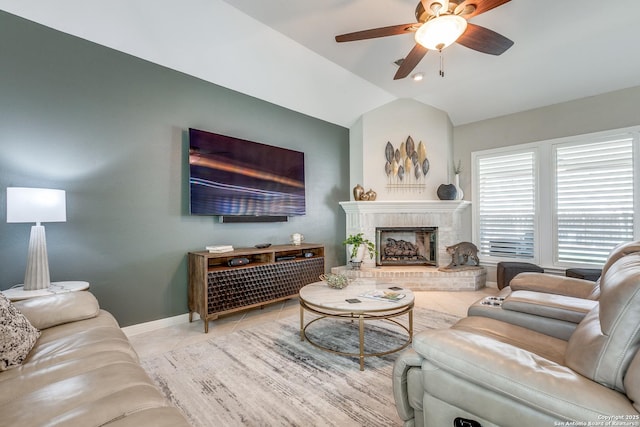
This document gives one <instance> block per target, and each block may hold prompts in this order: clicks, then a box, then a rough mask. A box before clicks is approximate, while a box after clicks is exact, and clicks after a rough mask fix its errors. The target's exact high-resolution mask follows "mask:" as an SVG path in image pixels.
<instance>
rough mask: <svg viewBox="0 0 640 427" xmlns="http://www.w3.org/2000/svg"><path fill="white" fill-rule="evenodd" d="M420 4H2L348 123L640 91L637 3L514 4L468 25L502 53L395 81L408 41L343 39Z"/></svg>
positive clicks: (467, 55) (460, 55) (409, 16)
mask: <svg viewBox="0 0 640 427" xmlns="http://www.w3.org/2000/svg"><path fill="white" fill-rule="evenodd" d="M417 3H418V0H269V1H265V0H181V1H180V2H177V1H175V0H94V1H91V2H86V1H85V0H57V1H55V2H51V1H50V0H21V1H20V2H16V1H15V0H0V9H2V10H5V11H7V12H10V13H13V14H16V15H19V16H22V17H25V18H27V19H30V20H33V21H36V22H39V23H42V24H44V25H47V26H50V27H52V28H56V29H58V30H60V31H63V32H67V33H69V34H73V35H76V36H79V37H82V38H85V39H87V40H91V41H93V42H96V43H100V44H103V45H105V46H108V47H111V48H114V49H118V50H121V51H123V52H126V53H129V54H132V55H135V56H138V57H141V58H143V59H146V60H149V61H152V62H155V63H158V64H161V65H164V66H166V67H169V68H173V69H176V70H179V71H181V72H184V73H187V74H190V75H193V76H196V77H199V78H201V79H203V80H207V81H210V82H212V83H216V84H219V85H222V86H225V87H228V88H231V89H233V90H237V91H239V92H242V93H246V94H248V95H252V96H255V97H257V98H260V99H264V100H266V101H269V102H272V103H274V104H278V105H281V106H284V107H286V108H290V109H293V110H296V111H300V112H302V113H305V114H308V115H310V116H313V117H317V118H320V119H323V120H326V121H329V122H332V123H336V124H339V125H342V126H346V127H349V126H351V125H352V124H353V123H354V122H355V121H356V120H357V119H358V117H360V116H361V115H362V114H363V113H365V112H367V111H370V110H372V109H374V108H377V107H379V106H381V105H383V104H386V103H388V102H390V101H392V100H394V99H397V98H413V99H415V100H417V101H420V102H423V103H425V104H428V105H431V106H434V107H436V108H439V109H442V110H444V111H446V112H447V113H448V114H449V117H450V118H451V121H452V122H453V124H454V125H460V124H465V123H469V122H474V121H478V120H483V119H487V118H492V117H497V116H501V115H505V114H510V113H514V112H518V111H525V110H529V109H532V108H537V107H542V106H546V105H551V104H556V103H560V102H564V101H569V100H573V99H578V98H583V97H587V96H592V95H597V94H600V93H605V92H610V91H614V90H618V89H623V88H627V87H632V86H639V85H640V55H639V54H638V46H640V32H639V31H638V24H637V22H636V21H637V20H638V16H640V2H639V1H637V0H617V1H603V0H582V1H581V2H573V1H572V2H570V1H566V0H564V1H562V0H512V1H510V2H509V3H506V4H504V5H502V6H500V7H498V8H496V9H493V10H491V11H489V12H486V13H485V14H482V15H480V16H477V17H475V18H473V19H472V20H471V22H473V23H475V24H478V25H482V26H484V27H487V28H490V29H492V30H494V31H496V32H498V33H500V34H502V35H504V36H506V37H508V38H510V39H511V40H513V41H514V42H515V44H514V46H513V47H512V48H511V49H509V50H508V51H507V52H505V53H504V54H503V55H501V56H492V55H486V54H482V53H479V52H476V51H473V50H470V49H467V48H465V47H463V46H460V45H455V44H454V45H453V46H451V47H449V48H447V49H445V50H444V51H443V53H444V66H445V67H444V71H445V77H444V78H441V77H439V76H438V70H439V60H440V59H439V55H438V53H437V52H429V53H428V54H427V56H426V57H425V58H424V59H423V60H422V61H421V62H420V64H418V66H417V67H416V69H415V71H416V72H418V71H421V72H424V73H425V79H424V80H423V81H422V82H414V81H413V80H411V79H409V78H407V79H404V80H396V81H394V80H393V75H394V73H395V71H396V70H397V67H396V65H394V64H393V61H395V60H397V59H399V58H402V57H404V56H405V55H406V54H407V53H408V52H409V50H410V49H411V48H412V47H413V45H414V41H413V36H412V35H410V34H407V35H400V36H393V37H386V38H379V39H372V40H364V41H357V42H349V43H340V44H339V43H336V42H335V40H334V37H335V35H337V34H343V33H348V32H352V31H357V30H363V29H369V28H375V27H381V26H388V25H394V24H404V23H410V22H414V21H415V17H414V10H415V7H416V4H417Z"/></svg>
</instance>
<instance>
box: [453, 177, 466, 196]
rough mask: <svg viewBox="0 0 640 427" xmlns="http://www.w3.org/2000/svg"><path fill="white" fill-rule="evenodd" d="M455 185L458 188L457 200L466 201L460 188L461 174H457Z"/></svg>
mask: <svg viewBox="0 0 640 427" xmlns="http://www.w3.org/2000/svg"><path fill="white" fill-rule="evenodd" d="M453 185H455V186H456V200H462V199H464V192H463V191H462V188H460V174H459V173H457V174H456V175H455V177H454V182H453Z"/></svg>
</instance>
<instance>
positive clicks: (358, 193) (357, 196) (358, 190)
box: [353, 184, 378, 202]
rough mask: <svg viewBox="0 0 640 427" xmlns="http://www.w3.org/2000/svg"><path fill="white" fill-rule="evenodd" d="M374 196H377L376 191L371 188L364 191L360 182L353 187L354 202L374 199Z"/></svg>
mask: <svg viewBox="0 0 640 427" xmlns="http://www.w3.org/2000/svg"><path fill="white" fill-rule="evenodd" d="M376 197H378V193H376V192H375V191H373V189H369V191H367V192H365V191H364V188H363V187H362V185H360V184H358V185H356V186H355V187H353V199H354V200H355V201H356V202H364V201H374V200H375V199H376Z"/></svg>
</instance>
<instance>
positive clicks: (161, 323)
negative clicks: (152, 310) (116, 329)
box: [122, 313, 199, 337]
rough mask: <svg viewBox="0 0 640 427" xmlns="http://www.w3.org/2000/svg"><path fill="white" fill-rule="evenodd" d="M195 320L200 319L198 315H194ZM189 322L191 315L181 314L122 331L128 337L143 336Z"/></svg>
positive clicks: (128, 327)
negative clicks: (143, 334) (146, 333)
mask: <svg viewBox="0 0 640 427" xmlns="http://www.w3.org/2000/svg"><path fill="white" fill-rule="evenodd" d="M193 317H194V320H195V319H196V318H198V319H199V317H198V315H197V314H195V313H194V315H193ZM188 321H189V313H185V314H180V315H178V316H173V317H165V318H164V319H158V320H152V321H151V322H145V323H138V324H136V325H131V326H125V327H124V328H122V331H123V332H124V334H125V335H126V336H127V337H132V336H134V335H138V334H142V333H145V332H151V331H155V330H157V329H162V328H166V327H168V326H174V325H179V324H181V323H187V322H188Z"/></svg>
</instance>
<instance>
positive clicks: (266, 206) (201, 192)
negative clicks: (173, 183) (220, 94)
mask: <svg viewBox="0 0 640 427" xmlns="http://www.w3.org/2000/svg"><path fill="white" fill-rule="evenodd" d="M189 188H190V209H191V214H192V215H215V216H218V215H219V216H223V217H243V218H250V217H256V218H258V217H284V218H285V219H284V220H286V217H288V216H296V215H304V214H305V213H306V212H305V209H306V205H305V183H304V153H302V152H300V151H294V150H289V149H286V148H281V147H275V146H272V145H267V144H262V143H258V142H252V141H247V140H244V139H240V138H234V137H231V136H226V135H220V134H216V133H211V132H205V131H202V130H197V129H189Z"/></svg>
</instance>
